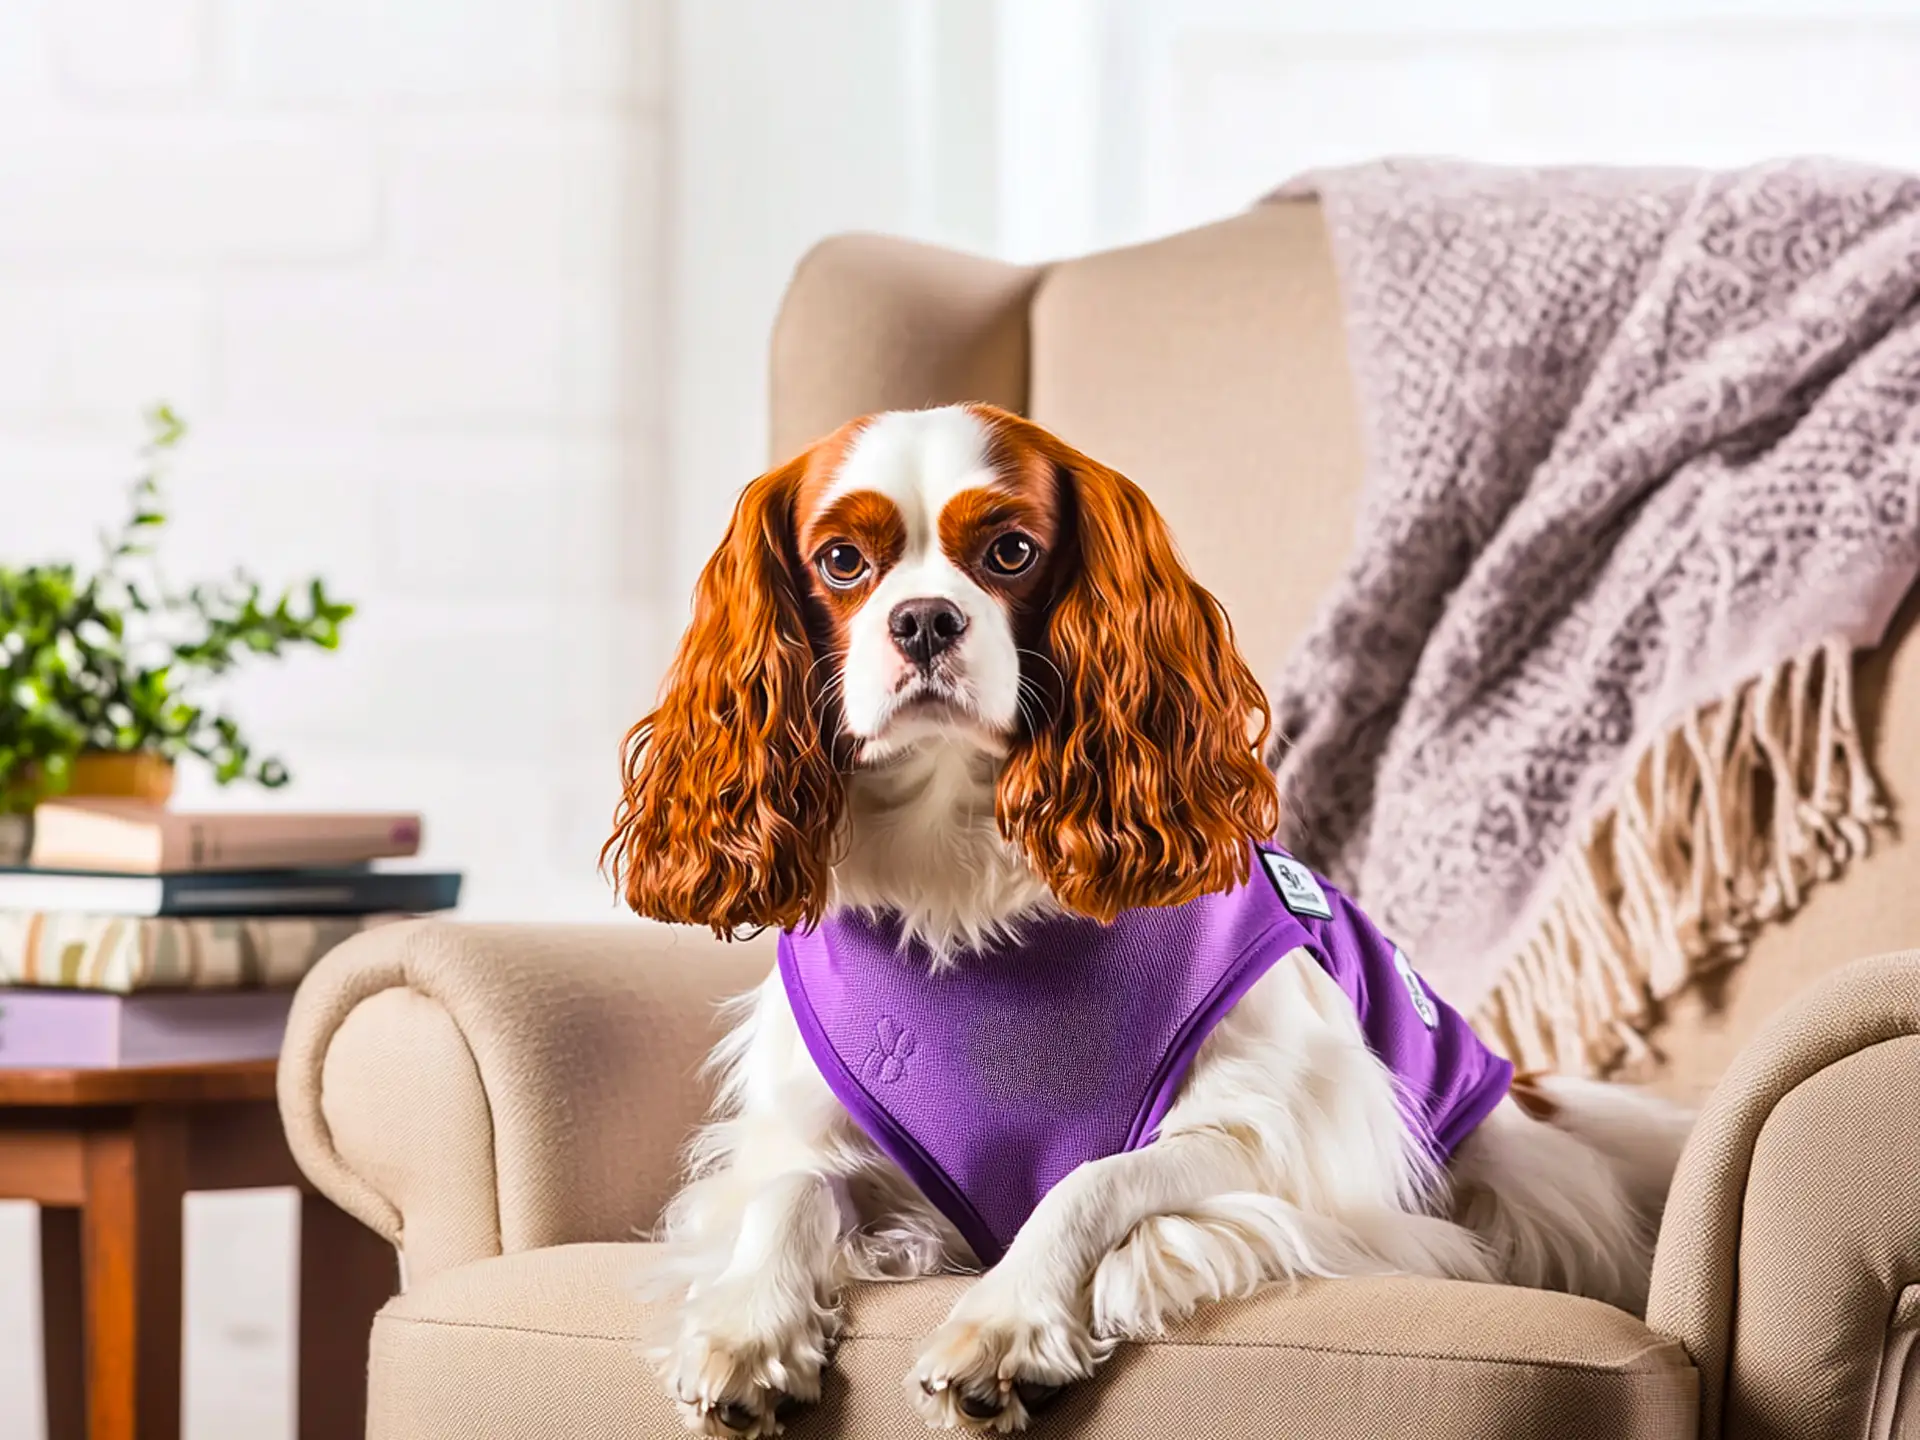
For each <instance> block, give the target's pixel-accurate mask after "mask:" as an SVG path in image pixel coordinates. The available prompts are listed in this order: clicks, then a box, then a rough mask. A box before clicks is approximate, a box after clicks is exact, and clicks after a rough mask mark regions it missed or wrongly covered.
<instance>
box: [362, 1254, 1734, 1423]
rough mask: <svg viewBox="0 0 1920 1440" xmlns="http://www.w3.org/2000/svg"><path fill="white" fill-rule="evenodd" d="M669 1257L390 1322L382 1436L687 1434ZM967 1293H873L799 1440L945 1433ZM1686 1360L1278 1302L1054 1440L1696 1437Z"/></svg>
mask: <svg viewBox="0 0 1920 1440" xmlns="http://www.w3.org/2000/svg"><path fill="white" fill-rule="evenodd" d="M651 1250H652V1247H650V1246H646V1245H569V1246H562V1247H558V1248H555V1249H551V1250H534V1251H527V1252H523V1253H521V1254H518V1255H508V1256H503V1257H501V1258H498V1259H493V1260H483V1261H480V1262H479V1263H477V1264H472V1265H465V1266H461V1267H459V1268H457V1269H453V1270H448V1271H444V1272H442V1273H441V1274H439V1275H436V1276H435V1277H434V1278H433V1279H431V1280H430V1281H428V1282H426V1283H424V1284H422V1285H420V1286H419V1287H417V1288H415V1289H413V1290H411V1291H409V1292H408V1293H407V1294H405V1295H402V1296H400V1297H399V1298H397V1299H395V1300H394V1301H392V1302H391V1303H390V1304H389V1305H388V1306H387V1307H386V1309H385V1310H383V1311H382V1312H381V1313H380V1316H379V1318H378V1319H377V1320H376V1321H375V1323H374V1330H373V1350H372V1358H371V1364H372V1371H373V1373H372V1389H371V1396H370V1406H369V1409H370V1414H369V1420H368V1431H367V1433H368V1435H369V1436H370V1437H372V1440H439V1437H455V1436H459V1437H462V1440H475V1437H492V1436H499V1437H515V1440H539V1437H545V1436H553V1437H562V1436H565V1437H569V1440H573V1437H591V1436H608V1437H613V1436H620V1437H633V1436H638V1435H658V1436H670V1435H678V1434H681V1433H682V1431H681V1429H680V1425H679V1422H678V1420H677V1418H676V1416H675V1414H674V1411H673V1408H672V1406H671V1405H670V1404H669V1403H668V1402H667V1400H666V1398H665V1396H664V1395H663V1394H662V1393H661V1390H660V1387H659V1385H658V1383H657V1382H656V1380H655V1379H654V1376H653V1374H652V1372H651V1370H650V1369H649V1368H648V1366H647V1364H646V1362H645V1361H644V1360H643V1359H642V1358H641V1357H640V1355H639V1353H638V1345H639V1344H640V1343H642V1342H644V1341H645V1340H647V1339H649V1338H652V1336H653V1335H654V1334H656V1333H657V1327H658V1326H659V1325H660V1324H661V1322H662V1320H663V1319H664V1318H665V1316H664V1312H662V1311H660V1310H658V1309H649V1307H647V1306H644V1305H642V1304H641V1303H640V1302H638V1301H637V1300H635V1299H634V1298H633V1294H632V1292H633V1290H634V1288H635V1285H636V1283H637V1281H638V1280H639V1278H640V1277H641V1276H642V1275H643V1274H644V1273H645V1271H646V1267H647V1264H648V1260H649V1256H650V1252H651ZM965 1283H966V1282H965V1281H964V1280H959V1279H939V1280H924V1281H919V1282H916V1283H914V1284H910V1285H881V1286H876V1285H867V1286H859V1287H856V1288H855V1290H854V1291H853V1292H852V1294H851V1295H850V1296H849V1297H848V1303H847V1329H846V1335H845V1339H844V1341H843V1343H842V1344H841V1346H840V1349H839V1352H838V1354H837V1356H836V1358H835V1363H834V1370H833V1374H832V1375H831V1376H830V1377H829V1380H828V1383H827V1386H826V1395H825V1397H824V1398H823V1400H822V1402H821V1403H820V1405H819V1406H817V1407H815V1408H814V1409H812V1410H810V1411H808V1412H805V1413H804V1414H803V1415H802V1416H800V1417H798V1418H797V1419H796V1420H795V1422H794V1423H793V1424H792V1425H790V1426H789V1427H788V1431H789V1434H791V1435H793V1436H795V1437H796V1440H810V1437H826V1436H842V1437H848V1440H870V1437H872V1440H877V1437H881V1436H888V1437H893V1436H913V1435H924V1434H925V1433H926V1431H925V1429H924V1427H923V1426H922V1425H921V1423H920V1421H919V1420H918V1419H917V1418H916V1417H915V1416H914V1414H913V1412H912V1411H911V1410H909V1409H908V1407H907V1403H906V1399H905V1397H904V1396H903V1395H902V1394H901V1391H900V1386H901V1378H902V1377H903V1376H904V1375H905V1374H906V1373H907V1368H908V1365H909V1363H910V1362H911V1360H912V1358H913V1354H914V1351H915V1348H916V1346H917V1343H918V1341H919V1338H920V1337H921V1336H923V1335H925V1334H926V1333H927V1332H928V1331H929V1330H931V1329H932V1328H933V1327H934V1326H935V1325H936V1324H938V1323H939V1321H940V1320H941V1319H942V1318H943V1317H944V1316H945V1314H946V1312H947V1309H948V1307H950V1306H951V1305H952V1304H953V1301H954V1299H955V1297H957V1296H958V1295H959V1293H960V1291H961V1289H962V1288H963V1287H964V1285H965ZM1696 1382H1697V1376H1696V1373H1695V1371H1694V1369H1693V1367H1692V1365H1691V1364H1690V1363H1689V1361H1688V1359H1687V1356H1686V1353H1685V1352H1684V1351H1683V1350H1682V1349H1681V1348H1680V1346H1679V1345H1678V1344H1677V1343H1676V1342H1674V1341H1671V1340H1666V1339H1663V1338H1661V1337H1660V1336H1658V1335H1656V1334H1654V1333H1653V1332H1652V1331H1650V1330H1648V1329H1647V1327H1646V1326H1645V1325H1643V1324H1641V1323H1640V1322H1639V1321H1638V1320H1635V1319H1634V1318H1633V1317H1632V1316H1630V1315H1627V1314H1625V1313H1623V1312H1622V1311H1619V1310H1615V1309H1613V1308H1611V1307H1609V1306H1606V1305H1601V1304H1597V1303H1595V1302H1593V1301H1590V1300H1578V1299H1574V1298H1572V1297H1570V1296H1566V1295H1555V1294H1549V1293H1547V1292H1544V1291H1537V1290H1520V1289H1513V1288H1508V1287H1505V1286H1492V1285H1468V1284H1464V1283H1460V1282H1455V1281H1436V1280H1412V1279H1393V1280H1347V1281H1336V1282H1312V1283H1307V1284H1302V1285H1300V1286H1298V1287H1297V1288H1296V1289H1294V1290H1293V1291H1292V1292H1290V1293H1289V1292H1287V1291H1285V1290H1283V1289H1280V1288H1278V1287H1276V1288H1274V1289H1272V1290H1270V1291H1268V1292H1267V1293H1265V1294H1262V1295H1259V1296H1256V1297H1255V1298H1254V1299H1251V1300H1246V1301H1240V1302H1236V1303H1233V1304H1228V1305H1218V1306H1213V1307H1210V1308H1209V1309H1207V1310H1206V1311H1204V1312H1203V1313H1202V1314H1201V1315H1200V1316H1199V1317H1197V1318H1196V1319H1195V1320H1194V1321H1192V1322H1191V1323H1189V1324H1187V1325H1184V1326H1182V1327H1180V1328H1179V1329H1178V1330H1176V1331H1175V1332H1174V1333H1173V1334H1172V1335H1171V1336H1170V1337H1169V1338H1168V1339H1166V1340H1164V1341H1159V1342H1155V1343H1152V1344H1144V1345H1125V1346H1122V1347H1121V1348H1120V1350H1119V1352H1118V1353H1117V1354H1116V1355H1115V1356H1114V1358H1113V1360H1112V1361H1111V1363H1110V1364H1109V1365H1108V1366H1107V1367H1106V1369H1105V1370H1103V1371H1102V1372H1101V1374H1100V1375H1099V1376H1098V1377H1096V1378H1095V1379H1094V1380H1092V1381H1090V1382H1089V1383H1087V1384H1085V1385H1082V1386H1079V1387H1077V1388H1076V1389H1075V1390H1073V1391H1071V1392H1069V1394H1068V1397H1067V1398H1066V1399H1064V1400H1062V1402H1061V1403H1060V1406H1059V1408H1058V1409H1057V1410H1055V1411H1054V1412H1052V1413H1051V1414H1049V1415H1047V1416H1046V1417H1044V1418H1043V1419H1042V1420H1041V1421H1040V1422H1039V1424H1038V1425H1036V1427H1035V1433H1037V1434H1041V1435H1063V1436H1064V1435H1075V1436H1086V1437H1118V1436H1128V1437H1149V1436H1154V1437H1157V1436H1163V1435H1232V1434H1254V1435H1261V1434H1269V1435H1312V1436H1315V1437H1317V1440H1346V1437H1352V1440H1362V1437H1364V1440H1378V1437H1381V1436H1396V1435H1409V1436H1413V1435H1417V1436H1420V1437H1422V1440H1453V1437H1459V1440H1468V1437H1472V1440H1502V1437H1513V1440H1523V1437H1542V1440H1545V1437H1549V1436H1550V1437H1553V1440H1585V1437H1593V1440H1601V1437H1605V1440H1643V1437H1644V1440H1654V1437H1660V1440H1665V1437H1673V1440H1680V1437H1692V1436H1693V1434H1694V1429H1695V1417H1696V1412H1697V1383H1696Z"/></svg>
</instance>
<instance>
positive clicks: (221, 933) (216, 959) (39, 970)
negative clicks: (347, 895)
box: [0, 911, 368, 994]
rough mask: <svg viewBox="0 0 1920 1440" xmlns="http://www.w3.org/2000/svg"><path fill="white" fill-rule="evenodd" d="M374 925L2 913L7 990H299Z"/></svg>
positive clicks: (344, 918)
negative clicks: (324, 961)
mask: <svg viewBox="0 0 1920 1440" xmlns="http://www.w3.org/2000/svg"><path fill="white" fill-rule="evenodd" d="M367 924H368V921H367V919H366V918H364V917H361V916H354V915H340V916H325V917H313V916H305V917H301V916H284V917H276V918H273V919H238V918H236V919H220V918H215V917H207V918H176V917H163V918H160V919H146V920H142V919H131V918H126V917H113V916H101V915H70V914H64V913H42V914H36V913H23V912H19V911H0V984H5V985H50V986H65V987H70V988H75V989H85V990H108V991H113V992H116V993H120V994H125V993H127V992H129V991H134V990H144V989H149V988H161V987H165V988H179V989H194V990H221V989H233V988H238V987H242V986H254V985H291V984H294V983H295V982H297V981H298V980H299V979H300V977H301V976H303V975H305V974H306V973H307V971H308V970H310V969H312V968H313V965H314V964H315V962H317V961H318V960H319V959H320V957H321V956H322V955H325V954H326V953H327V952H328V951H329V950H331V949H333V947H334V946H336V945H338V944H340V943H341V942H342V941H343V940H345V939H347V938H348V937H349V936H351V935H353V934H355V933H356V932H357V931H359V930H362V929H364V928H365V927H366V925H367Z"/></svg>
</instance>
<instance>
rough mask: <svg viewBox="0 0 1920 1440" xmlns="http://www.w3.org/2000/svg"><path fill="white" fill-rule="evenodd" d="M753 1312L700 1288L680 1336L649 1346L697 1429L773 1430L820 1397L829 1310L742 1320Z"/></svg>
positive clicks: (755, 1433) (750, 1433)
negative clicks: (775, 1318) (780, 1318)
mask: <svg viewBox="0 0 1920 1440" xmlns="http://www.w3.org/2000/svg"><path fill="white" fill-rule="evenodd" d="M751 1313H752V1312H751V1311H750V1310H748V1309H743V1308H732V1307H728V1306H727V1305H726V1303H725V1297H724V1295H719V1294H709V1295H707V1296H704V1297H702V1299H701V1300H700V1301H698V1302H695V1305H694V1306H693V1307H690V1308H689V1310H688V1312H687V1315H686V1317H685V1319H684V1320H683V1321H682V1324H681V1328H680V1335H679V1338H678V1339H677V1340H675V1341H674V1343H673V1344H671V1345H669V1346H667V1347H665V1348H664V1349H662V1350H659V1351H656V1352H655V1354H654V1357H653V1358H654V1363H655V1365H656V1366H657V1367H658V1369H659V1372H660V1378H661V1379H662V1380H663V1381H664V1382H665V1383H666V1387H667V1393H668V1394H669V1395H671V1396H672V1397H673V1400H674V1403H675V1405H676V1406H677V1407H678V1409H679V1411H680V1418H681V1420H682V1421H684V1422H685V1424H686V1427H687V1428H688V1429H689V1430H691V1431H693V1432H694V1433H695V1434H696V1435H713V1436H723V1437H726V1440H760V1437H762V1436H768V1435H778V1434H779V1433H780V1432H781V1431H782V1430H783V1429H784V1428H785V1424H786V1420H787V1417H788V1416H789V1414H790V1413H791V1412H792V1411H793V1410H794V1409H796V1408H798V1407H799V1406H801V1405H808V1404H812V1403H813V1402H814V1401H816V1400H818V1399H819V1398H820V1372H821V1371H822V1369H823V1368H825V1366H826V1363H827V1354H828V1349H829V1346H830V1345H831V1343H832V1342H831V1335H830V1332H829V1330H828V1325H827V1317H826V1316H825V1315H824V1314H823V1313H822V1312H819V1311H817V1310H809V1311H808V1312H807V1313H806V1314H805V1315H804V1316H792V1317H789V1318H788V1319H787V1320H785V1321H784V1322H779V1323H774V1324H771V1325H769V1324H767V1323H766V1321H765V1320H764V1319H762V1320H761V1321H760V1322H759V1324H758V1325H755V1324H754V1323H751V1322H750V1321H746V1323H743V1321H744V1320H745V1317H748V1316H751Z"/></svg>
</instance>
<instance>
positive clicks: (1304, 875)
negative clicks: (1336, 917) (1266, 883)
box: [1260, 850, 1333, 920]
mask: <svg viewBox="0 0 1920 1440" xmlns="http://www.w3.org/2000/svg"><path fill="white" fill-rule="evenodd" d="M1260 858H1261V859H1262V860H1263V861H1265V862H1266V866H1267V875H1268V877H1269V878H1271V879H1272V881H1273V888H1274V889H1275V890H1278V891H1279V892H1280V900H1281V903H1282V904H1284V905H1285V906H1286V907H1287V909H1289V910H1291V911H1292V912H1293V913H1294V914H1296V915H1311V916H1312V917H1313V918H1314V919H1316V920H1331V919H1332V918H1333V906H1332V905H1331V904H1330V903H1329V902H1328V900H1327V892H1326V891H1324V890H1322V889H1321V888H1320V881H1319V880H1318V878H1316V877H1315V875H1314V873H1313V872H1312V871H1311V870H1309V869H1308V868H1307V867H1306V866H1304V865H1302V864H1301V863H1300V862H1299V861H1298V860H1295V859H1292V858H1291V857H1289V856H1286V855H1277V854H1275V853H1274V852H1273V851H1271V850H1262V851H1261V852H1260Z"/></svg>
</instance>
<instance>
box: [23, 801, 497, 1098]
mask: <svg viewBox="0 0 1920 1440" xmlns="http://www.w3.org/2000/svg"><path fill="white" fill-rule="evenodd" d="M419 848H420V817H419V816H417V815H402V814H329V815H293V814H279V813H266V814H243V813H206V814H193V813H188V812H184V811H173V810H167V809H162V808H159V807H155V806H152V805H146V804H142V803H139V802H135V801H126V800H92V799H88V800H66V801H60V802H51V803H47V804H43V805H41V806H39V807H38V808H37V809H36V810H35V811H34V812H33V814H32V815H31V816H30V817H29V816H0V1068H20V1067H24V1066H113V1065H164V1064H185V1063H192V1062H208V1061H223V1060H249V1059H264V1058H267V1057H270V1056H274V1055H277V1054H278V1053H279V1050H280V1040H281V1036H282V1034H283V1033H284V1031H285V1029H286V1019H287V1009H288V1006H289V1005H290V1003H291V1001H292V994H293V987H294V986H295V985H296V984H297V983H298V982H299V980H300V977H301V976H303V975H305V974H306V972H307V970H308V969H309V968H310V967H311V966H312V965H313V964H314V962H315V961H317V960H318V959H319V958H320V957H321V956H322V955H324V954H326V953H327V951H329V950H331V949H332V948H333V947H334V946H335V945H338V944H339V943H340V942H341V941H342V940H345V939H346V938H347V937H348V936H350V935H352V934H353V933H354V932H356V931H358V930H361V929H364V928H365V927H366V926H368V925H370V924H375V923H378V922H380V921H381V920H384V919H390V918H392V917H394V916H398V915H410V914H411V915H417V914H423V913H426V912H428V911H435V910H449V909H452V908H453V906H454V905H455V904H456V903H457V901H458V900H459V897H460V876H459V875H458V874H457V873H452V872H427V871H421V870H404V869H402V870H394V869H381V868H376V867H375V864H374V862H376V861H386V860H392V859H402V858H405V857H409V856H413V855H415V854H417V853H418V852H419Z"/></svg>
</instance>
